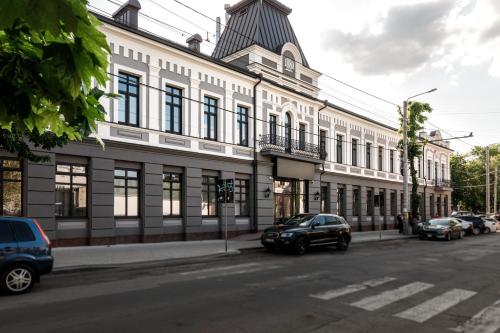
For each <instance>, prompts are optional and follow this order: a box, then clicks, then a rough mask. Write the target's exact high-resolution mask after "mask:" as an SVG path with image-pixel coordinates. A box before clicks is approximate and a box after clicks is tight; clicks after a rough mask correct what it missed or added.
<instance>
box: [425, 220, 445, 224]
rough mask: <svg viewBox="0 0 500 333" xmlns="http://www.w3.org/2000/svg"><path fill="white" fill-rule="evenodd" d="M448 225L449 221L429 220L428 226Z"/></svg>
mask: <svg viewBox="0 0 500 333" xmlns="http://www.w3.org/2000/svg"><path fill="white" fill-rule="evenodd" d="M449 223H450V221H449V220H430V221H429V224H430V225H448V224H449Z"/></svg>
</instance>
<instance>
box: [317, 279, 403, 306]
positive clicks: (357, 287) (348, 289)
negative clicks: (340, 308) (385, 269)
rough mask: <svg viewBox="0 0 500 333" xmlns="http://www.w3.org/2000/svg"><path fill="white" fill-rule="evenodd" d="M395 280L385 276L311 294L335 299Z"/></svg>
mask: <svg viewBox="0 0 500 333" xmlns="http://www.w3.org/2000/svg"><path fill="white" fill-rule="evenodd" d="M394 280H396V278H393V277H383V278H379V279H373V280H368V281H365V282H361V283H359V284H351V285H348V286H345V287H343V288H339V289H333V290H328V291H325V292H322V293H319V294H312V295H310V296H311V297H314V298H319V299H322V300H325V301H328V300H331V299H334V298H336V297H340V296H344V295H347V294H352V293H355V292H357V291H361V290H364V289H366V288H368V287H376V286H380V285H382V284H384V283H387V282H391V281H394Z"/></svg>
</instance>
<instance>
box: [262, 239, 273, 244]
mask: <svg viewBox="0 0 500 333" xmlns="http://www.w3.org/2000/svg"><path fill="white" fill-rule="evenodd" d="M264 241H265V242H266V243H274V238H265V239H264Z"/></svg>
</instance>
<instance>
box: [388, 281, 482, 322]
mask: <svg viewBox="0 0 500 333" xmlns="http://www.w3.org/2000/svg"><path fill="white" fill-rule="evenodd" d="M476 294H477V293H476V292H475V291H470V290H464V289H452V290H450V291H447V292H445V293H444V294H442V295H439V296H437V297H434V298H432V299H430V300H428V301H425V302H424V303H422V304H419V305H417V306H415V307H413V308H411V309H408V310H406V311H403V312H400V313H398V314H396V315H395V316H396V317H400V318H404V319H409V320H412V321H416V322H417V323H423V322H424V321H426V320H429V319H431V318H432V317H434V316H436V315H438V314H440V313H441V312H443V311H446V310H448V309H449V308H451V307H452V306H455V305H457V304H458V303H460V302H462V301H465V300H466V299H468V298H470V297H472V296H474V295H476Z"/></svg>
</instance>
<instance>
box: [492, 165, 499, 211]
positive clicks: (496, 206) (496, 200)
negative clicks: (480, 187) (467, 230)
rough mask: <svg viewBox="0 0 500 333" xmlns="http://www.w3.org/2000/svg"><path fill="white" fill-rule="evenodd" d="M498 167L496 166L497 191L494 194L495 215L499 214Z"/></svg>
mask: <svg viewBox="0 0 500 333" xmlns="http://www.w3.org/2000/svg"><path fill="white" fill-rule="evenodd" d="M497 192H498V165H496V166H495V190H494V192H493V214H495V215H496V214H497V213H498V196H497V195H498V194H497Z"/></svg>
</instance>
